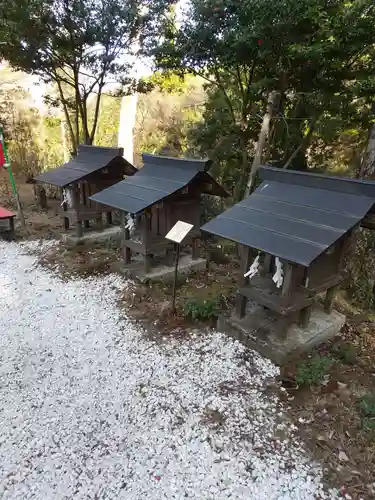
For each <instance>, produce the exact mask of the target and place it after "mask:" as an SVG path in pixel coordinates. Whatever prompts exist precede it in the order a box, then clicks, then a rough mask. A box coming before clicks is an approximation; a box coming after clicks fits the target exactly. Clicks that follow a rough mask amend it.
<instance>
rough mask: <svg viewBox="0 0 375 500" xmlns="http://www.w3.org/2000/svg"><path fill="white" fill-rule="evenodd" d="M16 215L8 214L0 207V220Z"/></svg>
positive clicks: (7, 211)
mask: <svg viewBox="0 0 375 500" xmlns="http://www.w3.org/2000/svg"><path fill="white" fill-rule="evenodd" d="M15 216H16V214H14V213H13V212H9V210H7V209H6V208H2V207H0V219H11V218H12V217H15Z"/></svg>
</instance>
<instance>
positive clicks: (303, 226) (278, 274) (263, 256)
mask: <svg viewBox="0 0 375 500" xmlns="http://www.w3.org/2000/svg"><path fill="white" fill-rule="evenodd" d="M259 175H260V178H261V180H262V183H261V184H260V186H259V187H258V188H257V189H256V190H255V191H254V193H253V194H251V195H250V196H249V197H248V198H246V199H244V200H243V201H241V202H240V203H238V204H236V205H234V206H233V207H232V208H231V209H229V210H227V211H226V212H224V213H222V214H221V215H219V216H218V217H216V218H215V219H213V220H211V221H210V222H208V223H207V224H205V225H204V226H203V227H202V230H203V231H207V232H208V233H211V234H214V235H217V236H221V237H223V238H228V239H230V240H232V241H235V242H237V243H239V244H241V245H242V273H241V279H240V283H239V288H238V294H237V308H236V316H237V318H239V319H241V318H243V317H244V316H245V314H246V313H247V312H248V310H247V309H248V308H247V301H249V300H250V301H251V302H252V303H253V304H254V303H256V304H257V305H258V306H261V309H262V308H263V310H264V311H265V312H266V313H267V314H264V315H260V316H262V318H260V316H259V315H258V316H257V317H256V315H254V317H251V318H250V319H249V322H248V323H247V324H248V326H249V327H251V330H252V331H251V334H252V335H258V334H259V331H260V330H262V332H263V333H264V332H266V336H265V338H267V332H268V333H269V332H270V331H271V330H272V331H275V329H276V330H277V331H278V332H279V334H284V335H286V334H287V333H288V328H289V327H290V326H291V324H293V323H294V324H295V323H297V324H298V325H299V326H300V327H301V328H307V326H308V324H309V320H310V315H311V311H312V305H313V303H314V299H315V297H316V295H317V294H319V293H322V292H325V299H324V311H325V312H326V313H330V312H331V311H332V304H333V299H334V295H335V291H336V289H337V286H338V284H339V283H340V280H341V270H342V266H343V259H344V255H345V250H346V249H347V247H348V244H349V242H350V239H351V236H352V235H353V232H354V231H355V230H356V229H357V228H358V227H359V226H361V225H362V226H364V227H367V228H371V229H375V182H372V181H362V180H355V179H346V178H338V177H329V176H323V175H316V174H309V173H302V172H298V171H292V170H283V169H278V168H272V167H261V168H260V170H259ZM250 316H251V315H250Z"/></svg>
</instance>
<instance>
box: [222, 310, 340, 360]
mask: <svg viewBox="0 0 375 500" xmlns="http://www.w3.org/2000/svg"><path fill="white" fill-rule="evenodd" d="M345 321H346V318H345V316H344V315H343V314H341V313H339V312H338V311H335V310H334V311H332V313H331V314H326V313H325V312H324V311H323V309H321V308H319V307H317V306H316V307H314V308H313V310H312V312H311V318H310V321H309V324H308V326H307V328H301V327H300V326H299V325H298V324H296V323H292V324H291V325H289V326H287V327H286V330H285V331H284V332H282V331H280V328H279V323H278V321H277V320H275V317H274V316H272V315H270V314H269V313H268V311H267V310H266V309H264V308H261V307H259V306H253V307H252V309H251V310H250V311H248V312H247V314H246V315H245V316H244V318H242V319H239V318H237V317H235V316H229V317H228V316H220V317H219V320H218V326H217V329H218V331H221V332H224V333H228V334H229V335H231V336H232V337H234V338H235V339H237V340H239V341H240V342H242V343H243V344H245V345H246V346H247V347H249V348H250V349H253V350H255V351H257V352H259V353H260V354H261V355H262V356H265V357H267V358H269V359H271V361H273V362H274V363H276V364H277V365H283V364H285V363H286V362H288V361H290V360H291V359H294V358H296V357H298V356H299V355H300V354H301V353H303V352H308V351H310V350H311V349H312V348H313V347H315V346H317V345H319V344H321V343H323V342H326V341H327V340H329V339H330V338H332V337H334V336H335V335H337V334H338V333H339V332H340V330H341V328H342V327H343V326H344V324H345Z"/></svg>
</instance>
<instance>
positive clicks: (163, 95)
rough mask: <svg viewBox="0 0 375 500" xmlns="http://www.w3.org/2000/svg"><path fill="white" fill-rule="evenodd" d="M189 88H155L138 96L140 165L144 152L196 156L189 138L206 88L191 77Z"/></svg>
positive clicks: (136, 137)
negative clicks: (171, 90) (176, 89)
mask: <svg viewBox="0 0 375 500" xmlns="http://www.w3.org/2000/svg"><path fill="white" fill-rule="evenodd" d="M184 85H186V91H185V92H183V93H180V92H172V93H171V92H168V91H166V90H164V91H160V90H157V89H154V90H153V91H152V92H150V93H149V94H143V95H139V99H138V107H137V117H136V124H135V130H134V149H135V153H136V158H137V159H136V162H137V163H138V164H140V162H141V160H140V154H141V153H142V152H149V153H156V154H157V153H162V154H169V155H170V156H181V155H184V154H185V155H195V154H197V151H196V150H194V148H192V145H191V142H190V141H189V133H190V130H191V127H192V126H193V125H194V123H196V122H197V121H199V120H200V119H201V113H200V108H199V104H200V103H201V102H203V101H204V97H205V94H204V91H203V89H202V84H201V82H200V80H199V79H197V78H193V79H188V80H187V81H186V82H185V83H184Z"/></svg>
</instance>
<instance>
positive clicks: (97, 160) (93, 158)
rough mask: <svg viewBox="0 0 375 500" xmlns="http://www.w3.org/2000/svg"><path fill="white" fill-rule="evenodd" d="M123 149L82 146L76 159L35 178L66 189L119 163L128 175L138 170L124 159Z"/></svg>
mask: <svg viewBox="0 0 375 500" xmlns="http://www.w3.org/2000/svg"><path fill="white" fill-rule="evenodd" d="M122 153H123V150H122V149H121V148H102V147H100V146H86V145H80V146H79V147H78V154H77V156H76V157H75V158H73V159H72V160H70V161H69V162H68V163H65V164H64V165H62V166H61V167H58V168H55V169H53V170H49V171H47V172H44V173H43V174H41V175H39V176H38V177H36V178H35V180H36V181H37V182H42V183H45V184H53V185H54V186H59V187H64V186H67V185H68V184H71V183H72V182H77V181H79V180H82V179H84V178H85V177H87V176H88V175H90V174H92V173H94V172H96V171H97V170H100V169H102V168H105V167H109V168H111V167H112V166H115V165H116V167H118V162H120V164H122V165H123V166H124V168H125V167H126V168H127V170H128V175H131V174H132V173H134V172H136V171H137V169H136V168H135V167H134V166H133V165H131V163H129V162H128V161H127V160H125V158H123V157H122Z"/></svg>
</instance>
